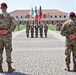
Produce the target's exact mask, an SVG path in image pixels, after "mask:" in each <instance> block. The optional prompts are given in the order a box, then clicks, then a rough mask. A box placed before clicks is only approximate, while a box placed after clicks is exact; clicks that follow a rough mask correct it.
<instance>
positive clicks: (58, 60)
mask: <svg viewBox="0 0 76 75" xmlns="http://www.w3.org/2000/svg"><path fill="white" fill-rule="evenodd" d="M64 40H65V38H64V37H62V36H61V35H60V34H59V32H56V31H48V37H47V38H40V37H39V38H26V35H25V31H24V30H23V31H21V32H15V33H13V52H12V60H13V61H14V62H13V64H12V65H13V66H14V67H15V68H16V71H15V72H13V73H7V65H6V62H5V58H6V57H5V52H4V55H3V56H4V63H3V69H4V73H0V75H76V73H75V72H72V71H71V72H66V71H64V66H65V62H64V49H65V47H64V44H65V43H64ZM72 65H73V64H71V70H72Z"/></svg>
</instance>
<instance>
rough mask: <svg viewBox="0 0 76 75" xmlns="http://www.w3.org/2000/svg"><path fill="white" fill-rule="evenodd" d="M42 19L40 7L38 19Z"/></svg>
mask: <svg viewBox="0 0 76 75" xmlns="http://www.w3.org/2000/svg"><path fill="white" fill-rule="evenodd" d="M41 18H42V9H41V6H40V10H39V19H41Z"/></svg>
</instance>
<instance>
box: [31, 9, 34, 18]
mask: <svg viewBox="0 0 76 75" xmlns="http://www.w3.org/2000/svg"><path fill="white" fill-rule="evenodd" d="M33 16H34V10H33V8H31V17H33Z"/></svg>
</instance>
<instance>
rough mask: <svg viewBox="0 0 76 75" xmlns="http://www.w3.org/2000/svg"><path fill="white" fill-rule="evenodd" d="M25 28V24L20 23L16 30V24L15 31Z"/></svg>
mask: <svg viewBox="0 0 76 75" xmlns="http://www.w3.org/2000/svg"><path fill="white" fill-rule="evenodd" d="M25 28H26V26H25V25H20V26H19V30H18V26H16V28H15V31H21V30H23V29H25Z"/></svg>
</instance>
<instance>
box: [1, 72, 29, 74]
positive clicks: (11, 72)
mask: <svg viewBox="0 0 76 75" xmlns="http://www.w3.org/2000/svg"><path fill="white" fill-rule="evenodd" d="M1 74H3V75H4V74H5V75H28V74H24V73H21V72H2V73H1Z"/></svg>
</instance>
